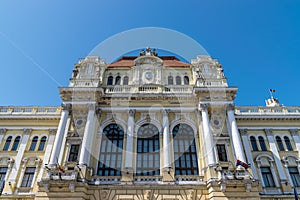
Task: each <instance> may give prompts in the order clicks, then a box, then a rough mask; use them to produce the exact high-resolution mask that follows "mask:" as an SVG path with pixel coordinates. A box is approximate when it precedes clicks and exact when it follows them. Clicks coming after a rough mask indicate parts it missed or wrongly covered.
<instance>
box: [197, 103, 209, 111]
mask: <svg viewBox="0 0 300 200" xmlns="http://www.w3.org/2000/svg"><path fill="white" fill-rule="evenodd" d="M208 107H209V104H208V103H199V108H198V109H199V111H202V110H208Z"/></svg>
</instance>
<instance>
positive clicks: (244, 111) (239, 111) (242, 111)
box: [235, 106, 300, 116]
mask: <svg viewBox="0 0 300 200" xmlns="http://www.w3.org/2000/svg"><path fill="white" fill-rule="evenodd" d="M235 114H236V115H299V116H300V107H289V106H287V107H285V106H280V107H266V106H237V107H235Z"/></svg>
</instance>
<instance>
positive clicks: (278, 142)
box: [276, 136, 284, 151]
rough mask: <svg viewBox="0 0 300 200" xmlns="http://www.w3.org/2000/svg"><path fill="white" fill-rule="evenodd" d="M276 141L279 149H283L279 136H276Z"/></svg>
mask: <svg viewBox="0 0 300 200" xmlns="http://www.w3.org/2000/svg"><path fill="white" fill-rule="evenodd" d="M276 142H277V146H278V149H279V151H284V146H283V142H282V140H281V138H280V137H279V136H276Z"/></svg>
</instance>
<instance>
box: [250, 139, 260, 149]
mask: <svg viewBox="0 0 300 200" xmlns="http://www.w3.org/2000/svg"><path fill="white" fill-rule="evenodd" d="M250 142H251V146H252V150H253V151H258V147H257V143H256V139H255V137H254V136H251V137H250Z"/></svg>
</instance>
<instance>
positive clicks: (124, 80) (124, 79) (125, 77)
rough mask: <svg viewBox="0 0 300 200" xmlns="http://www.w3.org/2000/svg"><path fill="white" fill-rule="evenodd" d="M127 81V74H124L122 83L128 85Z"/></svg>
mask: <svg viewBox="0 0 300 200" xmlns="http://www.w3.org/2000/svg"><path fill="white" fill-rule="evenodd" d="M128 81H129V78H128V76H124V78H123V85H128Z"/></svg>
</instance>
